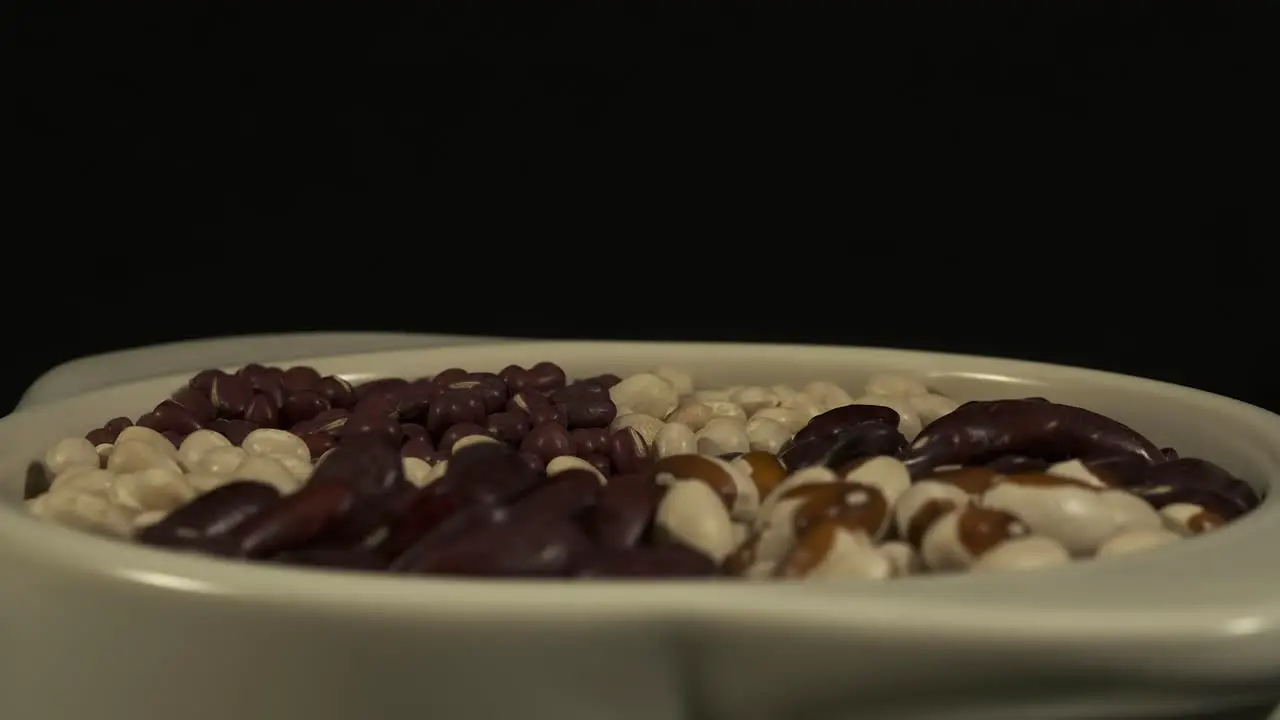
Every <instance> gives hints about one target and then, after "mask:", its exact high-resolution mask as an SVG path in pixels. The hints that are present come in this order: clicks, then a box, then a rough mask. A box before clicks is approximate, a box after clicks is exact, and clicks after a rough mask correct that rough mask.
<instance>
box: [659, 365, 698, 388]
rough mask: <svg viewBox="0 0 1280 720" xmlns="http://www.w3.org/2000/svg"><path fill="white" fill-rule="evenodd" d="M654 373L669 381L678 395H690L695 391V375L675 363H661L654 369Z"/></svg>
mask: <svg viewBox="0 0 1280 720" xmlns="http://www.w3.org/2000/svg"><path fill="white" fill-rule="evenodd" d="M653 374H654V375H657V376H658V377H660V378H662V379H663V380H665V381H667V384H668V385H670V386H671V389H672V390H674V391H675V392H676V394H677V395H688V394H689V393H691V392H693V375H690V374H689V373H687V372H685V371H684V370H681V369H680V368H678V367H675V366H674V365H659V366H658V367H657V368H655V369H654V371H653Z"/></svg>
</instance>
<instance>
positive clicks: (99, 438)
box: [84, 427, 120, 445]
mask: <svg viewBox="0 0 1280 720" xmlns="http://www.w3.org/2000/svg"><path fill="white" fill-rule="evenodd" d="M118 437H120V432H119V431H111V430H108V429H107V428H104V427H100V428H95V429H93V430H90V431H89V432H87V433H85V435H84V439H85V440H88V441H89V442H91V443H93V444H94V445H106V444H107V443H113V442H115V441H116V438H118Z"/></svg>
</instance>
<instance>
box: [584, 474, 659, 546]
mask: <svg viewBox="0 0 1280 720" xmlns="http://www.w3.org/2000/svg"><path fill="white" fill-rule="evenodd" d="M661 499H662V488H660V487H659V486H658V484H657V483H655V482H654V481H653V478H651V477H649V476H648V475H638V474H636V475H617V476H614V477H613V478H612V479H610V480H609V484H608V485H605V486H604V489H603V490H601V492H600V497H599V499H598V500H597V501H596V507H595V509H594V510H592V512H591V513H590V515H589V517H588V520H587V527H588V528H589V531H590V533H591V536H592V537H593V538H594V539H595V541H596V542H597V543H598V544H599V545H601V546H603V547H610V548H630V547H634V546H636V545H637V544H639V543H640V542H641V541H642V540H643V539H644V538H645V537H646V536H648V534H649V531H650V528H651V527H652V525H653V515H654V512H656V511H657V509H658V502H659V501H660V500H661Z"/></svg>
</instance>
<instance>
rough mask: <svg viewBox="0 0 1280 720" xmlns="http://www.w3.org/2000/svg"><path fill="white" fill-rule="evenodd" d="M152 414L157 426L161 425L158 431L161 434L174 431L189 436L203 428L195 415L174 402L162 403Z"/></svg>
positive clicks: (166, 401)
mask: <svg viewBox="0 0 1280 720" xmlns="http://www.w3.org/2000/svg"><path fill="white" fill-rule="evenodd" d="M151 414H152V415H154V416H155V420H156V424H157V425H159V427H158V428H156V429H157V430H159V431H161V432H164V431H166V430H172V431H174V432H178V433H182V434H184V435H189V434H191V433H193V432H195V431H197V430H199V429H200V428H201V426H202V423H201V422H200V420H199V419H198V418H196V416H195V414H194V413H192V412H191V411H190V410H188V409H187V408H185V407H183V406H182V405H179V404H178V403H176V402H174V401H172V400H165V401H164V402H162V403H160V404H159V405H157V406H156V409H155V410H152V411H151Z"/></svg>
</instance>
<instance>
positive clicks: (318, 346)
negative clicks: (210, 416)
mask: <svg viewBox="0 0 1280 720" xmlns="http://www.w3.org/2000/svg"><path fill="white" fill-rule="evenodd" d="M506 339H507V338H490V337H481V336H475V335H427V334H412V333H369V332H361V333H287V334H283V335H243V336H239V337H221V338H207V339H204V340H188V341H184V342H173V343H165V344H163V345H152V346H150V347H141V348H130V349H128V350H118V351H116V352H109V353H102V354H100V355H91V356H88V357H82V358H76V359H75V360H70V361H68V362H65V363H63V364H61V365H59V366H57V367H55V368H52V369H51V370H49V371H48V372H46V373H44V374H43V375H41V376H40V377H38V378H36V380H35V382H33V383H31V387H29V388H27V391H26V392H25V393H23V395H22V398H21V399H20V400H19V401H18V405H17V409H18V410H21V409H22V408H25V407H30V406H32V405H39V404H41V403H46V402H52V401H54V400H62V399H63V398H69V397H73V396H75V395H79V394H81V393H86V392H91V391H93V390H99V389H101V388H104V387H109V386H111V385H118V384H120V383H123V382H129V381H130V380H140V379H142V378H148V377H155V376H157V375H168V374H169V373H177V372H185V371H190V372H193V373H194V372H196V371H198V370H201V369H203V368H206V367H217V366H222V365H244V364H247V363H250V362H269V361H271V360H273V359H276V358H281V359H287V358H296V357H319V356H321V355H340V354H342V353H351V352H374V351H379V350H405V349H409V348H429V347H444V346H448V345H466V344H474V343H479V342H484V343H496V342H502V341H504V340H506Z"/></svg>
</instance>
